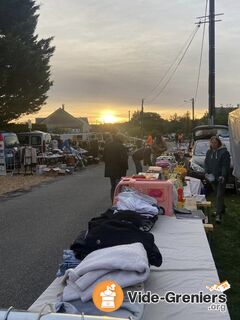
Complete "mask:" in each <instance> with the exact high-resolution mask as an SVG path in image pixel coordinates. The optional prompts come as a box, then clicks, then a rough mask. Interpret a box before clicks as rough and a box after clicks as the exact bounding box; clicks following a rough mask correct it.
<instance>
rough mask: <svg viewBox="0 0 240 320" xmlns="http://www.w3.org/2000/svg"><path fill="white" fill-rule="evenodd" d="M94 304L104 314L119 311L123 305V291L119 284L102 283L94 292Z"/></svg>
mask: <svg viewBox="0 0 240 320" xmlns="http://www.w3.org/2000/svg"><path fill="white" fill-rule="evenodd" d="M92 298H93V302H94V304H95V306H96V307H97V308H98V309H99V310H101V311H103V312H113V311H116V310H117V309H119V308H120V307H121V305H122V303H123V298H124V294H123V290H122V288H121V287H120V285H119V284H117V283H116V282H114V281H111V280H108V281H103V282H100V283H98V284H97V285H96V287H95V289H94V290H93V295H92Z"/></svg>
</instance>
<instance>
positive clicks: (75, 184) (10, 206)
mask: <svg viewBox="0 0 240 320" xmlns="http://www.w3.org/2000/svg"><path fill="white" fill-rule="evenodd" d="M103 170H104V168H103V165H102V164H101V165H96V166H89V167H88V168H86V169H84V170H82V171H80V172H79V173H75V174H74V175H72V176H67V177H62V178H59V179H57V180H56V181H54V182H51V183H47V184H45V185H41V186H39V187H34V188H33V189H32V190H31V191H30V192H26V193H22V194H21V193H20V194H19V195H17V196H14V197H10V198H8V199H6V200H0V235H1V241H0V308H8V307H10V306H14V307H15V308H21V309H26V308H28V307H29V306H30V305H31V304H32V303H33V302H34V301H35V300H36V299H37V298H38V297H39V295H40V294H41V293H42V292H43V291H44V290H45V289H46V288H47V287H48V285H49V284H50V283H51V282H52V281H53V280H54V278H55V274H56V271H57V269H58V264H59V262H60V261H61V258H62V252H63V249H67V248H69V246H70V244H71V243H72V241H73V240H74V239H75V238H76V236H77V235H78V233H79V232H80V231H81V230H84V229H86V228H87V222H88V221H89V220H90V219H91V218H92V217H94V216H96V215H99V214H100V213H102V212H104V211H105V210H106V209H108V208H109V207H110V206H111V202H110V182H109V179H106V178H104V177H103Z"/></svg>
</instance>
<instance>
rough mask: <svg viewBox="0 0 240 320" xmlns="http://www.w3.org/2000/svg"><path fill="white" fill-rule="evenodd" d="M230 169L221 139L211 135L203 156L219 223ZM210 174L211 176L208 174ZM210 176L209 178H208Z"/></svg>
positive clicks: (227, 154) (227, 155)
mask: <svg viewBox="0 0 240 320" xmlns="http://www.w3.org/2000/svg"><path fill="white" fill-rule="evenodd" d="M229 171H230V154H229V152H228V151H227V148H226V147H225V146H223V145H222V142H221V140H220V139H219V138H218V137H216V136H213V137H212V138H211V139H210V149H209V150H208V151H207V154H206V158H205V172H206V175H205V177H206V179H208V180H211V184H212V187H213V190H214V192H215V195H216V222H217V223H221V220H222V214H223V213H224V211H225V205H224V194H225V187H226V181H227V178H228V175H229ZM210 174H211V176H209V175H210ZM210 178H211V179H210Z"/></svg>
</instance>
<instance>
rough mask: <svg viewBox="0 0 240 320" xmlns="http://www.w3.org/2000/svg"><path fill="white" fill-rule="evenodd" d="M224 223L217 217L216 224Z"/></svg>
mask: <svg viewBox="0 0 240 320" xmlns="http://www.w3.org/2000/svg"><path fill="white" fill-rule="evenodd" d="M221 222H222V219H221V217H220V216H219V215H217V216H216V223H217V224H220V223H221Z"/></svg>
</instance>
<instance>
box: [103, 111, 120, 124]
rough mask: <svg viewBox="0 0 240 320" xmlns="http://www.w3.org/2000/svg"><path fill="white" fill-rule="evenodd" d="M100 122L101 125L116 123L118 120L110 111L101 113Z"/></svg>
mask: <svg viewBox="0 0 240 320" xmlns="http://www.w3.org/2000/svg"><path fill="white" fill-rule="evenodd" d="M100 121H101V122H103V123H116V122H117V121H118V118H117V117H116V116H114V114H113V113H112V112H111V111H105V112H103V113H102V115H101V117H100Z"/></svg>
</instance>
